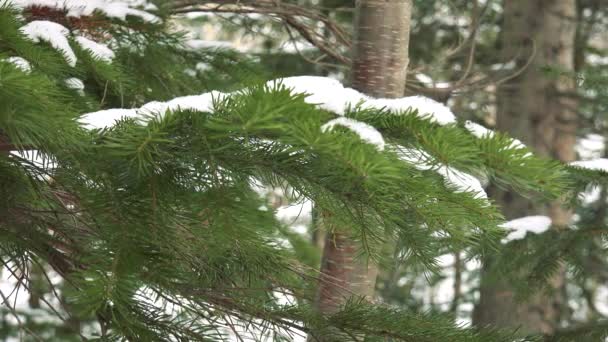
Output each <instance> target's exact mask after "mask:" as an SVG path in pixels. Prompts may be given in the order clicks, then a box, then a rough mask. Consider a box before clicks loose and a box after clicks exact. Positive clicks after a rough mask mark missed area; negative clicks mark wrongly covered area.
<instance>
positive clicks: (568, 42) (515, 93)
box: [473, 0, 576, 333]
mask: <svg viewBox="0 0 608 342" xmlns="http://www.w3.org/2000/svg"><path fill="white" fill-rule="evenodd" d="M575 32H576V1H575V0H538V1H529V0H505V1H504V22H503V31H502V34H503V41H502V44H503V53H504V57H505V59H515V60H516V62H517V65H518V66H520V67H521V66H523V65H525V63H526V60H527V59H528V58H530V56H532V55H533V60H532V63H531V65H530V66H529V67H528V68H527V69H526V71H525V72H524V73H522V74H521V75H520V76H519V77H517V78H515V79H513V80H511V81H510V82H508V83H506V84H504V85H502V86H500V87H499V89H498V96H497V99H498V106H497V108H498V113H497V128H498V130H500V131H505V132H509V133H510V134H511V135H512V136H514V137H517V138H519V139H520V140H522V141H523V142H524V143H526V144H527V145H528V146H529V147H531V148H532V149H533V150H534V151H535V152H536V153H538V154H540V155H544V156H551V157H554V158H557V159H560V160H562V161H572V160H574V159H575V151H574V145H575V139H576V136H575V133H576V110H575V107H576V103H575V102H574V101H573V100H572V98H571V97H568V96H560V93H567V92H572V91H574V90H575V84H574V80H573V79H571V78H566V77H563V78H558V79H555V78H551V77H548V76H547V75H545V74H543V71H542V68H543V67H544V66H547V65H548V66H553V67H557V68H559V69H561V70H564V71H573V70H574V53H575V51H574V41H575ZM491 193H492V196H493V198H494V199H495V200H496V201H497V203H498V204H499V205H500V206H501V207H502V208H503V212H504V214H505V216H506V217H507V218H508V219H513V218H517V217H521V216H526V215H535V214H545V215H548V216H550V217H551V218H552V220H553V223H554V225H557V226H563V225H566V224H568V223H569V222H570V219H571V216H572V214H571V212H570V211H568V210H565V209H564V208H562V207H561V206H560V205H559V204H558V203H554V204H551V205H549V206H539V205H538V204H536V203H533V202H531V201H529V200H526V199H524V198H522V197H519V196H517V195H515V194H513V193H511V192H507V191H501V190H498V189H491ZM484 264H485V266H484V268H485V269H484V273H483V275H482V282H481V290H480V301H479V304H478V305H477V307H476V308H475V312H474V317H473V321H474V323H475V324H476V325H478V326H486V325H493V326H498V327H505V328H513V327H520V328H521V331H522V332H523V333H538V332H542V333H551V332H553V331H554V330H555V328H556V326H557V323H558V320H559V314H560V312H559V308H560V307H561V304H562V300H563V299H562V298H561V296H560V295H559V293H560V291H559V288H560V287H561V286H563V279H564V277H563V274H557V275H556V276H555V277H554V278H553V280H552V284H551V285H552V286H553V288H555V290H556V291H555V295H551V296H549V295H546V294H545V295H543V294H538V295H534V296H533V297H532V298H531V299H529V300H527V301H526V303H520V302H517V301H516V300H515V299H514V293H513V290H512V288H511V286H510V285H509V284H507V283H505V282H502V281H489V278H488V274H489V273H488V270H489V268H490V267H491V264H492V260H491V258H489V259H488V260H485V263H484Z"/></svg>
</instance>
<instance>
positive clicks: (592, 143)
mask: <svg viewBox="0 0 608 342" xmlns="http://www.w3.org/2000/svg"><path fill="white" fill-rule="evenodd" d="M574 148H575V149H576V152H577V153H578V155H579V156H580V158H581V159H583V160H588V159H596V158H600V157H602V155H603V154H604V151H605V150H606V139H605V138H604V137H603V136H601V135H599V134H587V135H586V136H584V137H581V138H579V139H577V141H576V145H575V147H574Z"/></svg>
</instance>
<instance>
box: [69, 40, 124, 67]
mask: <svg viewBox="0 0 608 342" xmlns="http://www.w3.org/2000/svg"><path fill="white" fill-rule="evenodd" d="M75 40H76V42H77V43H78V44H79V45H80V46H81V47H82V48H83V49H85V50H87V51H88V52H89V53H90V54H91V55H92V56H93V57H95V58H98V59H100V60H102V61H104V62H108V63H110V62H112V60H113V59H114V56H115V55H114V51H112V50H110V48H109V47H108V46H107V45H104V44H100V43H97V42H95V41H92V40H90V39H89V38H86V37H82V36H77V37H76V38H75Z"/></svg>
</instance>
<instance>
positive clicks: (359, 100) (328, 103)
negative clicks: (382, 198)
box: [79, 76, 487, 199]
mask: <svg viewBox="0 0 608 342" xmlns="http://www.w3.org/2000/svg"><path fill="white" fill-rule="evenodd" d="M279 85H282V86H284V87H286V88H288V89H291V91H292V93H300V94H302V93H303V94H306V97H305V101H306V102H307V103H310V104H315V105H317V106H318V107H320V108H322V109H325V110H328V111H331V112H333V113H335V114H337V115H344V113H345V111H346V109H347V108H348V107H349V106H355V105H361V106H362V108H375V109H385V110H389V111H391V112H396V113H400V112H406V111H410V110H416V111H417V113H418V115H420V116H421V117H423V118H425V119H427V120H430V121H433V122H436V123H438V124H442V125H445V124H451V123H453V122H455V121H456V119H455V117H454V114H453V113H452V112H451V110H450V109H449V108H448V107H446V106H444V105H442V104H440V103H438V102H436V101H433V100H431V99H426V98H423V97H420V96H413V97H404V98H401V99H394V100H393V99H374V98H370V97H368V96H366V95H364V94H361V93H360V92H358V91H356V90H354V89H352V88H345V87H344V86H343V85H342V84H341V83H340V82H338V81H337V80H334V79H331V78H326V77H313V76H299V77H289V78H284V79H278V80H274V81H270V82H268V83H267V86H269V88H271V89H273V88H276V87H277V86H279ZM240 93H242V91H239V92H235V93H234V94H240ZM226 96H231V94H224V93H220V92H210V93H204V94H201V95H193V96H184V97H178V98H175V99H173V100H170V101H168V102H157V101H154V102H150V103H147V104H145V105H144V106H142V107H141V108H136V109H113V110H102V111H99V112H95V113H89V114H85V115H83V116H81V118H80V119H79V122H80V123H81V124H82V125H83V127H85V128H87V129H94V128H104V127H108V126H111V125H113V124H114V122H115V121H116V120H120V119H121V118H123V117H127V118H135V119H136V120H138V121H139V122H141V123H145V122H146V121H147V120H148V119H149V118H150V117H151V116H153V115H163V114H165V112H167V111H175V110H179V109H182V110H195V111H200V112H209V111H212V110H213V104H214V101H217V100H219V99H222V98H225V97H226ZM336 125H340V126H343V127H346V128H348V129H350V130H352V131H353V132H354V133H356V134H357V135H358V136H359V137H360V138H361V140H363V141H365V142H367V143H370V144H373V145H375V146H376V148H377V149H378V150H380V151H382V150H383V149H384V146H385V142H384V138H383V137H382V134H381V133H380V132H378V130H376V129H375V128H374V127H372V126H370V125H368V124H366V123H363V122H360V121H356V120H353V119H350V118H345V117H339V118H336V119H333V120H331V121H329V122H327V123H325V124H324V125H323V126H322V127H321V129H322V130H323V131H327V130H331V129H332V128H333V127H334V126H336ZM397 150H398V151H397V152H398V154H399V155H400V158H401V159H402V160H403V161H405V162H407V163H410V164H413V165H414V167H416V168H418V169H419V170H434V171H436V172H437V173H439V174H440V175H441V176H442V177H443V178H444V179H445V181H446V184H448V185H450V186H452V187H454V188H455V189H457V191H460V192H470V193H472V194H473V196H474V197H476V198H480V199H487V194H486V193H485V191H484V189H483V186H482V184H481V182H480V181H479V180H478V179H477V178H475V177H474V176H472V175H470V174H467V173H465V172H462V171H460V170H457V169H455V168H453V167H450V166H447V165H443V164H442V165H440V166H437V165H435V163H434V161H433V158H432V157H431V156H429V155H428V154H426V153H425V152H424V151H420V150H411V149H404V148H402V147H399V148H398V149H397Z"/></svg>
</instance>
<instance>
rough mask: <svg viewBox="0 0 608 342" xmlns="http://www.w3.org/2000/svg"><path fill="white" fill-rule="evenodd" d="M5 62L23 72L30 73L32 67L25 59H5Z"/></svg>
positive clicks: (16, 57)
mask: <svg viewBox="0 0 608 342" xmlns="http://www.w3.org/2000/svg"><path fill="white" fill-rule="evenodd" d="M6 61H7V62H9V63H12V64H13V65H15V66H16V67H17V68H18V69H20V70H22V71H24V72H30V71H32V66H31V64H30V62H28V61H27V60H26V59H25V58H22V57H18V56H15V57H9V58H7V59H6Z"/></svg>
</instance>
